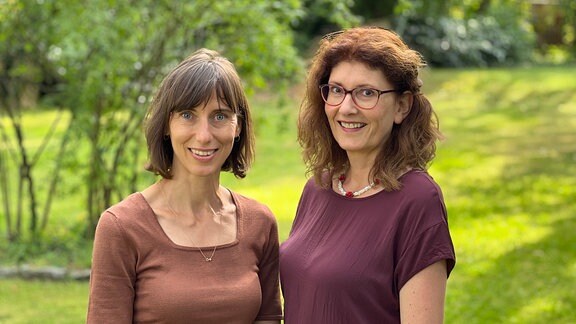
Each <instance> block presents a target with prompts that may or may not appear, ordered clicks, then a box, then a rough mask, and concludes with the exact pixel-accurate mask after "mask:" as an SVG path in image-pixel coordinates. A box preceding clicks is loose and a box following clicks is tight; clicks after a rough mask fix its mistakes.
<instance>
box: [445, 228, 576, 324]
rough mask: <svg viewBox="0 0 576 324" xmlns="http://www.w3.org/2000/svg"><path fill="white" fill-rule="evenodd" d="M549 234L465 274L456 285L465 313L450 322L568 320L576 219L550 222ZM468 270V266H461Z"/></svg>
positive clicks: (574, 304)
mask: <svg viewBox="0 0 576 324" xmlns="http://www.w3.org/2000/svg"><path fill="white" fill-rule="evenodd" d="M550 230H551V231H550V233H549V234H548V235H547V236H545V237H544V238H542V239H541V240H538V241H536V242H534V243H531V244H526V245H522V246H518V247H516V248H514V249H512V250H511V251H509V252H508V253H506V254H504V255H502V256H501V257H499V258H497V259H495V260H494V261H493V262H491V264H492V267H491V269H489V270H488V271H485V272H482V273H481V274H479V275H477V276H470V275H464V276H463V277H461V278H460V279H461V280H460V281H459V282H458V286H457V287H453V288H450V289H451V291H452V289H453V290H456V291H460V292H461V293H460V294H459V295H458V296H457V298H458V300H457V304H458V305H462V306H461V307H459V308H461V309H462V310H463V312H462V313H460V312H459V313H458V314H455V316H453V318H452V319H451V320H450V321H449V322H450V323H464V322H466V323H569V322H570V320H574V318H576V300H575V299H574V287H575V284H576V282H575V279H576V277H575V275H574V269H575V264H576V249H574V247H575V246H576V236H575V235H574V233H575V232H576V218H574V217H570V218H564V219H560V220H558V221H556V222H554V223H553V224H552V225H551V226H550ZM462 270H463V271H464V272H466V266H464V269H462Z"/></svg>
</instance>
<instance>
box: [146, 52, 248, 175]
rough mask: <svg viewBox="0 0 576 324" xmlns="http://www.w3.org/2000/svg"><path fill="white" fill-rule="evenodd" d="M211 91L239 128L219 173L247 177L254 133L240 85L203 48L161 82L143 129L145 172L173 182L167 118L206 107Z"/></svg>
mask: <svg viewBox="0 0 576 324" xmlns="http://www.w3.org/2000/svg"><path fill="white" fill-rule="evenodd" d="M214 91H215V92H216V95H217V99H218V100H219V101H220V100H221V101H224V102H225V103H226V104H227V105H228V106H229V107H230V108H231V109H232V110H233V111H234V113H235V114H236V115H237V116H238V120H239V123H240V126H241V131H240V135H239V136H238V137H237V138H236V139H235V140H234V147H233V148H232V152H231V153H230V156H228V158H227V159H226V161H225V162H224V164H223V165H222V168H221V170H222V171H232V173H234V175H235V176H236V177H237V178H244V177H245V176H246V171H248V169H249V168H250V165H251V163H252V159H253V156H254V133H253V130H252V120H251V117H250V108H249V106H248V100H247V99H246V95H245V94H244V88H243V86H242V81H241V80H240V77H239V76H238V73H237V72H236V69H235V68H234V65H233V64H232V63H230V61H228V60H227V59H226V58H225V57H223V56H221V55H220V54H219V53H218V52H216V51H213V50H209V49H204V48H203V49H199V50H197V51H196V52H194V53H192V55H190V56H189V57H187V58H186V59H185V60H184V61H182V62H180V64H178V66H176V67H175V68H174V69H173V70H172V71H171V72H170V73H169V74H168V75H167V76H166V77H165V78H164V80H163V81H162V83H161V85H160V87H159V89H158V92H157V93H156V96H155V97H154V99H153V101H152V104H151V105H150V107H149V108H148V112H147V114H146V122H145V128H144V130H145V135H146V142H147V144H148V160H149V161H148V164H147V165H146V170H148V171H151V172H154V173H156V174H159V175H161V176H162V177H163V178H166V179H171V178H172V173H171V167H172V160H173V158H174V151H173V149H172V144H171V143H170V138H169V137H168V136H169V135H167V134H168V133H169V126H168V123H169V120H170V114H171V113H172V112H179V111H183V110H188V109H192V108H195V107H199V106H204V105H206V104H207V103H208V101H210V98H211V96H212V94H213V93H214Z"/></svg>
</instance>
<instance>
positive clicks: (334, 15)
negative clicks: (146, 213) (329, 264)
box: [0, 0, 576, 323]
mask: <svg viewBox="0 0 576 324" xmlns="http://www.w3.org/2000/svg"><path fill="white" fill-rule="evenodd" d="M359 25H378V26H382V27H387V28H392V29H394V30H395V31H397V32H398V33H399V34H400V35H401V36H402V37H403V39H404V40H405V41H406V42H407V43H408V44H409V45H410V46H411V47H413V48H415V49H417V50H419V51H420V52H421V53H422V54H423V56H424V58H425V60H426V61H427V63H428V67H427V68H426V69H424V70H423V71H422V79H423V80H424V94H425V95H426V96H427V97H428V98H429V99H430V100H431V102H432V104H433V106H434V108H435V109H436V111H437V113H438V115H439V119H440V127H441V129H442V131H443V132H444V134H445V136H446V139H445V140H444V141H442V142H441V143H439V145H438V151H437V158H436V159H435V160H434V162H433V163H432V165H431V167H430V173H431V175H432V176H433V177H434V178H435V179H436V180H437V182H438V183H439V184H440V186H441V187H442V189H443V191H444V194H445V200H446V204H447V207H448V214H449V223H450V228H451V232H452V235H453V240H454V244H455V247H456V252H457V265H456V268H455V270H454V272H453V273H452V275H451V277H450V279H449V281H448V294H447V302H446V322H447V323H464V322H466V323H573V322H576V295H575V294H574V291H576V237H575V235H574V233H576V204H575V202H576V177H575V174H576V144H575V143H576V133H575V131H574V129H576V59H575V58H576V56H575V54H576V2H575V1H573V0H548V1H546V0H532V1H529V0H525V1H522V0H459V1H456V0H446V1H442V0H428V1H426V0H397V1H391V0H390V1H388V0H380V1H371V0H278V1H273V0H220V1H212V0H198V1H168V0H159V1H158V0H140V1H129V0H87V1H67V0H58V1H56V0H22V1H18V0H0V323H82V322H84V321H85V313H86V305H87V300H88V281H87V279H88V275H89V269H90V263H91V262H90V259H91V252H92V238H93V233H94V228H95V225H96V223H97V221H98V217H99V215H100V213H101V212H102V211H103V210H104V209H106V208H107V207H108V206H110V205H112V204H114V203H116V202H118V201H120V200H121V199H122V198H123V197H125V196H127V195H128V194H129V193H131V192H134V191H138V190H142V189H144V188H145V187H147V186H148V185H150V184H151V183H153V182H154V181H156V180H157V179H156V178H155V177H154V176H153V175H152V174H150V173H147V172H145V171H144V170H143V165H144V163H145V161H146V154H147V152H146V144H145V141H144V138H143V135H142V120H143V117H144V113H145V111H146V108H147V106H148V105H149V103H150V100H151V96H152V95H153V93H154V90H155V89H156V87H157V86H158V84H159V82H160V80H161V78H162V77H163V76H164V75H165V73H166V72H167V71H169V70H170V69H171V68H172V67H174V66H175V65H176V64H177V63H178V62H179V61H180V60H182V59H183V58H185V57H186V56H187V55H188V54H190V53H191V52H193V51H194V50H196V49H198V48H200V47H208V48H211V49H215V50H218V51H220V52H221V53H222V54H224V55H225V56H227V57H228V58H229V59H230V60H231V61H232V62H233V63H234V64H235V65H236V67H237V68H238V70H239V73H240V75H241V77H242V78H243V80H244V81H245V87H246V90H247V92H248V94H249V97H250V101H251V105H252V111H253V118H254V121H255V125H256V135H257V152H256V162H255V164H254V166H253V168H252V170H251V171H250V172H249V173H248V176H247V178H246V179H243V180H237V179H235V178H234V177H233V176H231V175H229V174H226V175H224V177H223V184H224V185H226V186H227V187H229V188H231V189H233V190H236V191H238V192H240V193H242V194H245V195H248V196H251V197H254V198H256V199H258V200H260V201H262V202H264V203H266V204H267V205H268V206H270V208H271V209H272V211H273V212H274V213H275V215H276V217H277V219H278V223H279V229H280V239H281V241H283V240H285V239H286V237H287V236H288V233H289V230H290V226H291V223H292V219H293V217H294V212H295V209H296V205H297V203H298V198H299V196H300V192H301V189H302V186H303V184H304V182H305V181H306V179H307V174H306V170H305V167H304V165H303V163H302V161H301V158H300V150H299V146H298V144H297V142H296V116H297V111H298V107H299V104H300V99H301V98H302V85H303V82H304V80H305V73H306V69H307V65H308V62H309V60H310V58H311V56H312V55H313V53H314V51H315V50H316V46H317V43H318V40H319V39H320V37H321V36H322V35H324V34H326V33H328V32H332V31H336V30H340V29H343V28H349V27H353V26H359Z"/></svg>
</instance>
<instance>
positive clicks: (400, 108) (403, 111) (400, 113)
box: [394, 91, 414, 124]
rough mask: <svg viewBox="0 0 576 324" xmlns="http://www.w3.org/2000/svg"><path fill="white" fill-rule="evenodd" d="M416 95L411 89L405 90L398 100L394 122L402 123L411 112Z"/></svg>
mask: <svg viewBox="0 0 576 324" xmlns="http://www.w3.org/2000/svg"><path fill="white" fill-rule="evenodd" d="M413 102H414V96H413V95H412V93H411V92H410V91H404V93H402V94H401V95H400V96H399V97H398V100H396V111H395V112H394V123H395V124H402V121H403V120H404V118H406V116H408V114H409V113H410V109H412V103H413Z"/></svg>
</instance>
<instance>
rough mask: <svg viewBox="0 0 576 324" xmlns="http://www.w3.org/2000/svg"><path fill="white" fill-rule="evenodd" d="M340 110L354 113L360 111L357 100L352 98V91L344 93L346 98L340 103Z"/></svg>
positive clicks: (345, 112)
mask: <svg viewBox="0 0 576 324" xmlns="http://www.w3.org/2000/svg"><path fill="white" fill-rule="evenodd" d="M339 111H340V112H342V113H344V114H354V113H356V112H358V107H356V102H354V99H353V98H352V93H346V94H345V95H344V100H343V101H342V103H341V104H340V109H339Z"/></svg>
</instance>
